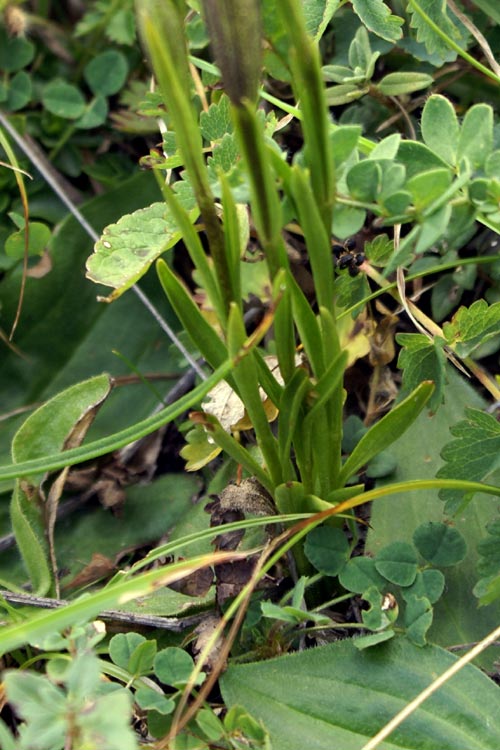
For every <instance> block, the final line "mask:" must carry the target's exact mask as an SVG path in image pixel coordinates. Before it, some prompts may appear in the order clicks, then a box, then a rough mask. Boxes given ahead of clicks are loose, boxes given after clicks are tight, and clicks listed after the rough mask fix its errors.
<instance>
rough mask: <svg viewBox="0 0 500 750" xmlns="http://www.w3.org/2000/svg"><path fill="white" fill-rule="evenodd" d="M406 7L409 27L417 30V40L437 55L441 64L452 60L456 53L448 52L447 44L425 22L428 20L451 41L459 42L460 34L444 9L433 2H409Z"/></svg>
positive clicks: (419, 0)
mask: <svg viewBox="0 0 500 750" xmlns="http://www.w3.org/2000/svg"><path fill="white" fill-rule="evenodd" d="M408 5H409V7H408V10H409V11H410V13H411V26H412V28H414V29H416V30H417V40H418V41H419V42H423V43H424V44H425V46H426V48H427V51H428V52H429V53H431V54H436V55H439V57H440V58H441V59H442V61H443V62H444V61H448V62H449V61H451V60H454V59H455V57H456V53H455V52H453V50H450V48H449V46H448V44H447V42H446V41H445V40H444V39H443V38H442V37H441V36H440V35H439V34H437V33H436V29H435V28H433V27H432V26H431V25H430V24H429V23H428V22H427V18H429V19H430V20H431V22H432V23H433V24H435V26H437V28H438V29H440V30H441V31H443V32H444V33H445V34H446V35H447V36H448V37H450V38H451V39H452V40H453V41H457V40H459V39H460V32H459V30H458V29H457V27H456V26H455V25H454V23H453V22H452V21H451V20H450V18H449V16H448V15H447V13H446V7H445V6H443V4H442V3H436V2H434V0H418V1H417V0H410V2H409V4H408Z"/></svg>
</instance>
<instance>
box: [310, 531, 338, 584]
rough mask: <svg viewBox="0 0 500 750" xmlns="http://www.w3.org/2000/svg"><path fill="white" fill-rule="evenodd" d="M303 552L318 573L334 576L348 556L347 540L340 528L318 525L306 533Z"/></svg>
mask: <svg viewBox="0 0 500 750" xmlns="http://www.w3.org/2000/svg"><path fill="white" fill-rule="evenodd" d="M304 552H305V555H306V557H307V559H308V560H309V562H310V563H312V564H313V565H314V567H315V568H316V569H317V570H319V571H320V573H324V574H325V575H327V576H336V575H337V574H338V573H339V571H340V570H342V568H343V567H344V565H345V563H346V560H347V558H348V557H349V542H348V541H347V539H346V536H345V534H344V532H343V531H341V529H333V528H332V527H331V526H320V527H318V528H316V529H313V530H312V531H310V532H309V534H308V535H307V538H306V543H305V545H304Z"/></svg>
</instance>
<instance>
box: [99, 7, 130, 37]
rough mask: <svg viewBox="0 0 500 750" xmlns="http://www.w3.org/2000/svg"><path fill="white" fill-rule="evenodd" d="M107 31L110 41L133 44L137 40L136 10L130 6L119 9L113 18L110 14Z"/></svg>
mask: <svg viewBox="0 0 500 750" xmlns="http://www.w3.org/2000/svg"><path fill="white" fill-rule="evenodd" d="M105 33H106V36H107V38H108V39H109V40H110V41H112V42H116V43H117V44H128V45H131V44H133V43H134V40H135V16H134V12H133V11H132V10H131V9H129V8H121V9H117V10H116V13H113V15H112V16H111V18H109V16H108V24H107V26H106V30H105Z"/></svg>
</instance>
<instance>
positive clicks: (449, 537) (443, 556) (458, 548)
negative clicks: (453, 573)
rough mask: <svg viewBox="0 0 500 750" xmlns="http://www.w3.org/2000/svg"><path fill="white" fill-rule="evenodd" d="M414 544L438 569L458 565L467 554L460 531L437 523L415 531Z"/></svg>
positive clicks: (428, 522)
mask: <svg viewBox="0 0 500 750" xmlns="http://www.w3.org/2000/svg"><path fill="white" fill-rule="evenodd" d="M413 543H414V544H415V547H416V548H417V549H418V551H419V552H420V554H421V555H422V557H423V558H424V560H427V562H430V563H431V564H432V565H436V566H437V567H446V566H448V565H456V564H457V563H459V562H461V561H462V560H463V559H464V557H465V555H466V552H467V545H466V543H465V539H464V538H463V536H462V534H461V533H460V532H459V531H458V529H455V528H453V526H449V525H448V524H446V523H436V522H435V521H427V522H426V523H423V524H422V525H421V526H419V527H418V528H417V529H415V532H414V534H413Z"/></svg>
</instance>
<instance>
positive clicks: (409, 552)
mask: <svg viewBox="0 0 500 750" xmlns="http://www.w3.org/2000/svg"><path fill="white" fill-rule="evenodd" d="M375 568H376V569H377V571H378V572H379V573H380V575H382V576H384V578H386V579H387V580H388V581H390V582H391V583H396V584H397V585H398V586H411V584H412V583H413V581H414V580H415V578H416V576H417V556H416V554H415V550H414V549H413V547H412V546H411V544H407V543H406V542H393V544H388V545H387V546H386V547H384V548H383V549H381V550H380V552H379V553H378V555H377V558H376V560H375Z"/></svg>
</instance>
